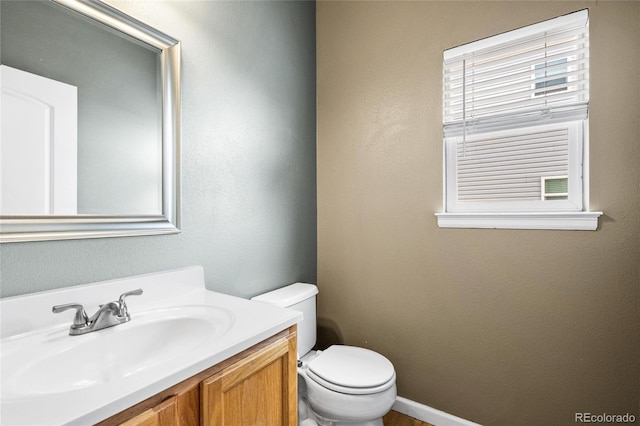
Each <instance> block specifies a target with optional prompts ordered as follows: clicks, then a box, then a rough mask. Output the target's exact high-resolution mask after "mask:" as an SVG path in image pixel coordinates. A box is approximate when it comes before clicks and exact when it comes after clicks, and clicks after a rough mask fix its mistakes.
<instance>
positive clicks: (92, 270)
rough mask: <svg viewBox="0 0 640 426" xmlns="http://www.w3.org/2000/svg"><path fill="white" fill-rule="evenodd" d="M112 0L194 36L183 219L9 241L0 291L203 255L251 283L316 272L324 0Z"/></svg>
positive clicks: (311, 278) (227, 282)
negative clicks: (162, 226) (160, 225)
mask: <svg viewBox="0 0 640 426" xmlns="http://www.w3.org/2000/svg"><path fill="white" fill-rule="evenodd" d="M108 3H109V4H111V5H113V6H116V7H118V8H120V9H121V10H123V11H124V12H126V13H128V14H130V15H132V16H134V17H135V18H137V19H139V20H141V21H143V22H145V23H148V24H150V25H151V26H153V27H156V28H158V29H159V30H161V31H163V32H165V33H167V34H169V35H171V36H173V37H175V38H177V39H178V40H180V41H181V42H182V102H183V103H182V117H183V126H182V129H183V130H182V156H183V157H182V171H183V173H182V178H183V183H182V233H180V234H176V235H167V236H151V237H131V238H108V239H92V240H75V241H49V242H35V243H11V244H2V245H1V246H0V267H1V269H0V288H1V292H0V295H1V296H2V297H5V296H13V295H19V294H24V293H30V292H34V291H40V290H49V289H55V288H60V287H65V286H70V285H77V284H84V283H90V282H95V281H100V280H106V279H112V278H118V277H124V276H130V275H135V274H142V273H149V272H155V271H162V270H167V269H172V268H179V267H184V266H191V265H202V266H203V267H204V270H205V279H206V283H207V287H209V288H211V289H213V290H217V291H222V292H225V293H229V294H234V295H239V296H252V295H254V294H257V293H260V292H262V291H266V290H269V289H273V288H276V287H279V286H282V285H285V284H288V283H291V282H295V281H307V282H315V280H316V183H315V98H316V96H315V4H314V3H312V2H217V1H180V2H178V1H154V2H144V1H120V0H109V1H108ZM125 83H126V82H125Z"/></svg>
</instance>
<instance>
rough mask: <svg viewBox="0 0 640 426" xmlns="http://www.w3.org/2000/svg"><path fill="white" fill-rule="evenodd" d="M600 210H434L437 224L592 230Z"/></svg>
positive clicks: (467, 226)
mask: <svg viewBox="0 0 640 426" xmlns="http://www.w3.org/2000/svg"><path fill="white" fill-rule="evenodd" d="M601 215H602V212H535V213H515V212H514V213H436V217H437V218H438V226H439V227H440V228H491V229H557V230H575V231H595V230H596V229H597V228H598V217H600V216H601Z"/></svg>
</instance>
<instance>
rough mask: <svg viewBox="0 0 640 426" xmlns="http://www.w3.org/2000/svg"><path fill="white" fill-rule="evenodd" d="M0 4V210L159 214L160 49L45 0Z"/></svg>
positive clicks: (41, 212)
mask: <svg viewBox="0 0 640 426" xmlns="http://www.w3.org/2000/svg"><path fill="white" fill-rule="evenodd" d="M1 7H2V11H1V12H2V14H1V18H2V26H1V31H2V50H1V62H2V64H3V65H4V66H8V67H11V68H10V69H6V70H4V71H3V77H2V104H3V106H4V108H2V150H1V152H2V197H3V199H2V200H1V202H2V204H1V205H0V208H2V214H17V215H21V214H98V215H138V214H160V213H161V211H162V204H161V198H162V187H161V182H162V179H161V174H162V163H161V158H162V151H161V150H162V144H161V131H162V129H161V123H162V115H161V113H162V107H161V106H162V98H161V96H162V94H161V85H160V76H159V72H158V69H159V62H160V51H159V50H158V49H155V48H152V47H151V46H148V45H144V44H142V43H135V42H133V41H132V40H131V38H130V37H126V36H124V35H123V34H122V33H119V32H116V31H107V30H105V27H104V26H103V25H100V24H98V23H96V22H95V21H92V20H89V19H80V17H79V16H78V15H77V14H76V13H73V12H71V11H69V10H67V9H66V8H63V7H60V6H59V5H57V4H55V3H51V2H48V1H16V2H2V6H1ZM9 71H11V72H9ZM37 76H40V77H41V78H40V79H38V78H37ZM10 77H13V78H10ZM56 84H57V86H59V87H62V88H64V87H65V86H66V87H70V88H75V89H76V90H75V91H76V93H77V95H76V99H75V100H74V99H65V98H64V97H66V96H69V95H67V94H66V92H65V91H64V90H61V89H57V88H56ZM52 86H53V87H52ZM36 89H37V90H41V91H43V92H42V93H37V92H35V90H36ZM60 97H62V98H60ZM70 103H75V104H76V106H75V107H74V108H73V109H75V110H77V119H73V118H72V117H70V118H66V119H65V120H63V122H62V123H61V122H60V120H59V118H58V115H60V114H61V113H65V112H67V111H68V109H66V110H64V111H61V108H60V107H58V106H59V105H67V104H70ZM18 106H20V108H19V109H18ZM16 115H18V116H19V117H15V116H16ZM16 118H18V119H19V120H18V121H16ZM74 122H75V123H76V128H75V129H73V128H70V127H69V128H66V127H65V128H64V129H62V131H60V130H61V129H60V126H62V125H65V126H67V127H68V126H70V124H69V123H71V124H73V123H74ZM76 141H77V142H76ZM76 144H77V147H75V146H73V145H76ZM20 152H22V153H23V154H27V153H28V154H30V155H20V154H19V153H20ZM61 152H65V153H70V152H75V153H76V158H75V159H71V158H67V157H70V156H69V155H66V156H64V158H63V157H62V156H61V155H59V153H61ZM11 166H13V167H11ZM71 168H74V169H75V173H76V174H77V189H74V188H73V187H72V185H73V184H72V180H73V179H72V178H69V177H67V176H65V175H68V174H70V171H69V169H71ZM60 180H63V181H64V182H65V185H62V183H61V182H60ZM74 191H75V192H76V194H77V196H76V197H72V196H71V193H72V192H74ZM60 198H64V199H65V200H67V202H66V203H64V205H63V204H61V202H58V201H57V200H58V199H60ZM71 198H75V199H76V208H75V209H74V208H73V206H72V205H70V204H69V203H70V199H71ZM21 206H23V207H24V208H21ZM36 207H37V208H36Z"/></svg>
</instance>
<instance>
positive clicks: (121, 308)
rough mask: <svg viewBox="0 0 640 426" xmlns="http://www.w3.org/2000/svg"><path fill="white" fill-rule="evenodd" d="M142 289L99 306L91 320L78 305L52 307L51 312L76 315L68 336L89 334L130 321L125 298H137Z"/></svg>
mask: <svg viewBox="0 0 640 426" xmlns="http://www.w3.org/2000/svg"><path fill="white" fill-rule="evenodd" d="M141 294H142V289H137V290H133V291H127V292H126V293H122V294H121V295H120V297H119V298H118V300H117V301H115V302H109V303H107V304H104V305H100V309H98V312H96V313H95V314H93V316H92V317H91V318H89V317H88V316H87V313H86V312H85V310H84V307H83V306H82V305H81V304H79V303H67V304H65V305H57V306H54V307H53V308H52V309H51V310H52V311H53V313H54V314H57V313H60V312H64V311H66V310H67V309H75V310H76V314H75V316H74V318H73V324H71V327H70V328H69V335H70V336H78V335H80V334H86V333H91V332H92V331H98V330H102V329H103V328H107V327H113V326H114V325H118V324H122V323H125V322H127V321H129V320H130V319H131V315H129V310H128V309H127V304H126V303H125V298H126V297H127V296H139V295H141Z"/></svg>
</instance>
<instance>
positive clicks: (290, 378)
mask: <svg viewBox="0 0 640 426" xmlns="http://www.w3.org/2000/svg"><path fill="white" fill-rule="evenodd" d="M295 358H296V347H295V338H293V339H291V338H283V339H280V340H278V341H276V342H274V343H272V344H270V345H269V346H266V347H264V348H263V349H261V350H259V351H257V352H255V353H253V354H251V355H249V356H248V357H247V358H245V359H242V360H240V361H238V362H237V363H235V364H233V365H231V366H229V367H227V368H225V369H223V370H222V371H220V372H219V373H217V374H214V375H213V376H211V377H209V378H208V379H205V380H204V381H203V382H202V384H201V395H202V406H201V407H202V410H201V415H202V424H203V425H205V426H223V425H224V426H246V425H264V426H285V425H290V426H293V425H296V424H297V408H296V402H297V370H296V360H295Z"/></svg>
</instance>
